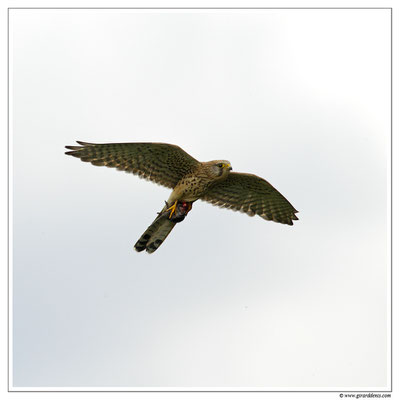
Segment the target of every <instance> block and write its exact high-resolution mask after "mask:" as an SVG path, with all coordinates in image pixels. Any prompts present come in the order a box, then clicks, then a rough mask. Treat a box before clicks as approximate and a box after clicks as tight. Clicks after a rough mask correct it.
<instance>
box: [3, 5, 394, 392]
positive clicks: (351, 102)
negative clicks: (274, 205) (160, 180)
mask: <svg viewBox="0 0 400 400" xmlns="http://www.w3.org/2000/svg"><path fill="white" fill-rule="evenodd" d="M10 62H11V67H10V74H11V76H10V78H11V82H10V84H11V86H10V94H11V107H12V116H11V145H12V161H13V164H12V184H13V191H12V195H13V201H12V211H13V219H12V222H13V226H12V239H13V252H12V267H13V269H12V279H13V286H12V289H13V298H12V304H13V310H12V311H13V313H12V316H13V320H12V322H13V334H12V343H13V351H12V356H13V359H12V361H13V364H12V365H13V370H12V373H13V375H12V377H13V385H14V386H15V387H128V388H129V387H136V388H137V387H184V388H193V387H199V388H206V387H209V388H213V387H245V388H266V389H273V388H286V389H293V388H305V387H310V388H319V389H326V388H335V389H341V388H347V389H348V388H354V387H356V388H362V389H363V390H369V389H371V388H379V389H381V390H384V389H386V388H387V387H388V385H389V378H390V370H389V358H388V355H389V353H388V351H389V347H388V346H389V345H390V341H389V340H388V339H389V336H388V335H389V330H388V317H389V314H388V308H387V307H388V294H389V293H388V290H389V288H390V285H389V282H390V281H389V278H390V276H389V271H390V270H389V258H388V240H389V237H388V218H387V215H388V207H387V204H388V173H389V169H388V167H389V164H388V162H389V158H388V157H389V155H390V147H389V146H390V11H389V10H263V11H261V10H256V11H249V10H248V11H240V10H236V11H227V10H220V11H211V10H201V11H199V10H197V11H188V10H180V11H179V10H173V11H171V10H170V11H162V10H156V11H145V10H143V11H137V10H11V11H10ZM75 140H83V141H89V142H90V141H91V142H100V143H101V142H138V141H155V142H166V143H173V144H177V145H179V146H181V147H182V148H183V149H184V150H186V151H187V152H189V153H190V154H191V155H192V156H194V157H195V158H197V159H198V160H201V161H206V160H212V159H227V160H230V161H231V163H232V166H233V169H234V170H235V171H240V172H249V173H255V174H257V175H259V176H262V177H263V178H265V179H267V180H268V181H269V182H270V183H271V184H272V185H274V186H275V187H276V188H277V189H278V190H279V191H280V192H281V193H282V194H283V195H284V196H285V197H287V198H288V200H289V201H290V202H291V203H292V204H293V206H294V207H295V208H296V209H297V210H299V214H298V216H299V221H297V222H295V224H294V226H286V225H281V224H276V223H273V222H267V221H264V220H262V219H261V218H259V217H253V218H250V217H248V216H246V215H244V214H240V213H234V212H232V211H229V210H221V209H219V208H216V207H213V206H211V205H209V204H207V203H202V202H197V203H195V204H194V206H193V210H192V211H191V212H190V214H189V215H188V217H187V218H186V219H185V221H184V222H183V223H181V224H178V225H177V226H176V228H175V229H174V231H173V232H172V233H171V235H170V236H169V237H168V239H167V240H166V241H165V243H164V244H163V245H162V246H161V247H160V249H159V250H158V251H157V252H156V253H154V254H152V255H148V254H143V253H140V254H139V253H136V252H135V251H134V250H133V245H134V243H135V242H136V240H137V239H138V238H139V237H140V235H141V234H142V233H143V232H144V230H145V229H146V228H147V226H148V225H149V224H150V223H151V221H152V220H153V219H154V217H155V215H156V212H157V211H159V210H160V208H161V207H162V205H163V204H164V200H166V199H167V198H168V196H169V190H168V189H166V188H163V187H160V186H156V185H154V184H152V183H149V182H147V181H144V180H140V179H139V178H138V177H136V176H133V175H129V174H126V173H123V172H119V171H116V170H113V169H108V168H98V167H94V166H92V165H90V164H87V163H82V162H80V161H79V160H77V159H74V158H71V157H67V156H65V155H64V151H65V150H64V146H65V145H67V144H74V141H75Z"/></svg>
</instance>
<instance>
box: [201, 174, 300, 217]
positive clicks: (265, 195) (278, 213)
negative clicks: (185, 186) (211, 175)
mask: <svg viewBox="0 0 400 400" xmlns="http://www.w3.org/2000/svg"><path fill="white" fill-rule="evenodd" d="M200 199H201V200H204V201H207V202H209V203H212V204H214V205H217V206H220V207H225V208H229V209H231V210H234V211H242V212H245V213H247V214H248V215H250V216H253V215H255V214H257V215H259V216H260V217H262V218H264V219H266V220H272V221H275V222H280V223H282V224H288V225H293V222H292V220H297V219H298V218H297V217H296V215H295V213H297V212H298V211H297V210H296V209H295V208H294V207H293V206H292V205H291V204H290V203H289V202H288V201H287V200H286V199H285V197H283V196H282V195H281V194H280V193H279V192H278V191H277V190H276V189H275V188H274V187H273V186H272V185H270V184H269V183H268V182H267V181H266V180H264V179H262V178H260V177H258V176H256V175H252V174H242V173H237V172H231V173H230V174H229V175H228V178H227V179H226V180H224V181H221V182H217V183H215V184H214V185H213V186H211V187H210V188H209V189H208V190H207V191H206V193H205V194H204V195H203V196H202V197H201V198H200Z"/></svg>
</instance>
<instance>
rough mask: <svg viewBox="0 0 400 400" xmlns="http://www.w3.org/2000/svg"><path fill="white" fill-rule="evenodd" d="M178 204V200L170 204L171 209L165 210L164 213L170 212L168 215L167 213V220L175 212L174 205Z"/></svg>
mask: <svg viewBox="0 0 400 400" xmlns="http://www.w3.org/2000/svg"><path fill="white" fill-rule="evenodd" d="M177 204H178V200H176V201H175V203H174V204H172V206H171V207H169V208H167V209H166V210H165V211H171V212H170V213H169V217H168V218H169V219H171V218H172V215H173V214H174V213H175V212H176V205H177Z"/></svg>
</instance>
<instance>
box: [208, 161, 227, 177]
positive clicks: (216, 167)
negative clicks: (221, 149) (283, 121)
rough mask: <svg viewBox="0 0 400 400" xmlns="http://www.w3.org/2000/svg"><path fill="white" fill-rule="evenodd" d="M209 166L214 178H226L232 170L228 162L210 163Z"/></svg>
mask: <svg viewBox="0 0 400 400" xmlns="http://www.w3.org/2000/svg"><path fill="white" fill-rule="evenodd" d="M207 164H208V172H209V174H210V175H211V176H212V177H213V178H218V179H222V178H226V177H227V176H228V174H229V172H230V171H231V170H232V166H231V163H230V162H229V161H227V160H215V161H210V162H208V163H207Z"/></svg>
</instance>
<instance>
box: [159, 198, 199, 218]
mask: <svg viewBox="0 0 400 400" xmlns="http://www.w3.org/2000/svg"><path fill="white" fill-rule="evenodd" d="M192 204H193V202H189V201H178V200H176V201H175V203H173V204H172V206H170V207H169V206H168V203H167V202H165V207H164V209H163V211H161V212H159V213H158V215H160V216H168V219H169V220H171V221H172V222H175V223H178V222H182V221H183V220H184V219H185V218H186V216H187V215H188V213H189V211H190V210H191V209H192Z"/></svg>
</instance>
